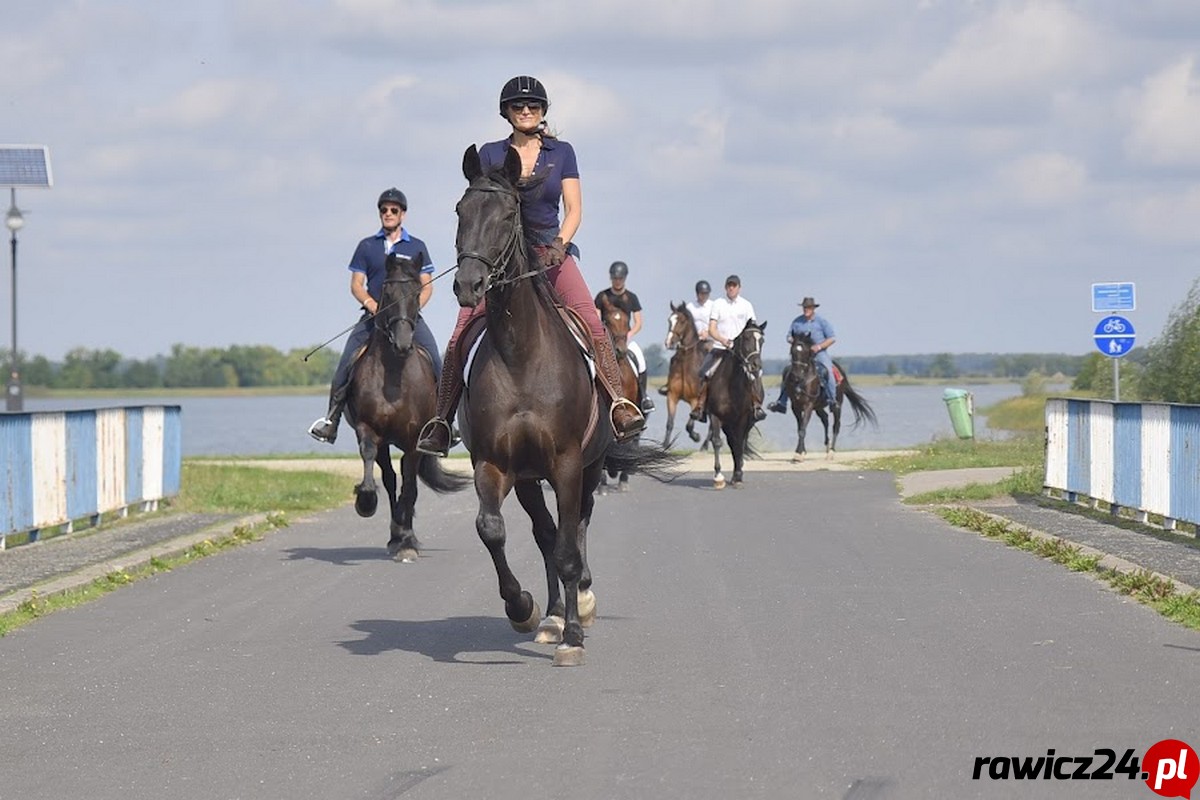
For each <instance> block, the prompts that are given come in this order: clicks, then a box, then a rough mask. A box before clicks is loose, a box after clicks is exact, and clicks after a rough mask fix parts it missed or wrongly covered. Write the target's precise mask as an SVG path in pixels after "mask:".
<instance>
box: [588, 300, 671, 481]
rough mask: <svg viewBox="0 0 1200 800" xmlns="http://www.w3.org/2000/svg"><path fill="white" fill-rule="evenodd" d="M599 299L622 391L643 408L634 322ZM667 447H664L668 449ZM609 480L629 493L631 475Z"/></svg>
mask: <svg viewBox="0 0 1200 800" xmlns="http://www.w3.org/2000/svg"><path fill="white" fill-rule="evenodd" d="M597 297H598V298H599V303H600V305H599V311H600V321H601V322H603V323H604V327H605V328H607V329H608V335H609V336H611V337H612V342H613V350H614V351H616V354H617V363H618V364H620V365H621V391H622V392H623V393H624V394H625V396H626V397H629V398H633V401H634V402H635V403H637V404H638V406H641V404H642V400H643V399H645V398H643V396H642V394H641V385H640V383H639V382H638V373H637V366H636V365H635V364H634V361H633V355H632V354H631V353H630V352H629V329H630V328H631V327H632V326H633V320H631V319H630V317H629V314H627V313H625V310H624V309H622V308H620V307H618V306H617V305H616V304H615V303H613V302H612V301H611V300H610V299H609V297H608V295H607V294H606V293H604V292H601V293H600V294H599V295H597ZM666 446H667V445H665V444H664V445H663V447H666ZM608 477H609V478H616V479H617V491H619V492H627V491H629V473H628V472H627V471H621V472H617V473H614V474H612V475H608ZM607 488H608V480H607V479H606V478H605V474H604V473H601V475H600V487H599V489H600V491H601V493H603V492H604V491H606V490H607Z"/></svg>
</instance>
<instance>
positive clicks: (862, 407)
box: [838, 365, 879, 428]
mask: <svg viewBox="0 0 1200 800" xmlns="http://www.w3.org/2000/svg"><path fill="white" fill-rule="evenodd" d="M838 369H839V370H841V373H842V391H843V393H845V395H846V399H847V400H849V401H850V407H851V408H852V409H854V427H856V428H857V427H858V426H859V425H861V424H862V423H863V422H869V423H871V424H872V425H874V426H876V427H878V426H879V420H877V419H876V418H875V410H874V409H873V408H871V404H870V403H868V402H867V401H866V400H865V399H863V396H862V395H861V394H859V393H858V392H856V391H854V387H853V386H851V385H850V376H849V375H847V374H846V370H844V369H842V367H841V365H838Z"/></svg>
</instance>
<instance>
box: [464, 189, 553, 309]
mask: <svg viewBox="0 0 1200 800" xmlns="http://www.w3.org/2000/svg"><path fill="white" fill-rule="evenodd" d="M471 192H491V193H495V194H506V195H508V196H509V197H512V198H513V199H514V200H516V201H517V211H516V213H515V214H513V224H512V226H511V227H510V228H509V231H508V235H507V237H505V239H504V244H502V245H501V246H500V252H499V253H498V254H497V255H496V256H487V255H485V254H483V253H480V252H479V251H478V250H459V251H458V259H457V261H456V262H455V268H456V269H457V268H458V267H461V266H462V263H463V262H464V261H467V260H474V261H479V262H481V263H482V264H483V265H484V266H485V267H487V269H488V274H487V279H488V289H489V291H490V290H491V289H495V288H499V287H501V286H506V285H508V284H511V283H516V282H517V281H520V280H524V279H525V278H532V277H533V276H534V275H538V274H540V273H541V269H540V268H539V269H532V270H526V271H525V272H522V273H519V274H517V275H513V276H511V277H505V275H504V273H505V270H506V269H507V268H508V265H509V263H511V262H512V260H513V256H515V255H516V254H517V253H518V252H520V250H521V247H522V244H523V243H524V241H525V231H524V228H523V227H522V225H521V210H520V203H521V198H520V195H518V194H517V192H516V190H515V189H509V188H506V187H503V186H496V185H494V184H488V185H486V186H468V187H467V191H466V194H470V193H471Z"/></svg>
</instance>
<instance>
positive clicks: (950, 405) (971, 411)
mask: <svg viewBox="0 0 1200 800" xmlns="http://www.w3.org/2000/svg"><path fill="white" fill-rule="evenodd" d="M942 400H944V401H945V402H946V410H948V411H949V412H950V422H951V424H953V425H954V433H955V435H956V436H958V438H960V439H974V438H975V398H974V395H972V394H971V393H970V392H968V391H966V390H964V389H947V390H946V391H944V392H942Z"/></svg>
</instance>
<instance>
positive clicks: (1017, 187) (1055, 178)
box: [997, 153, 1088, 207]
mask: <svg viewBox="0 0 1200 800" xmlns="http://www.w3.org/2000/svg"><path fill="white" fill-rule="evenodd" d="M997 172H998V177H999V179H1000V183H1001V185H1002V186H1003V187H1005V188H1006V189H1007V191H1008V192H1009V194H1010V195H1011V196H1012V197H1014V198H1015V199H1017V200H1018V201H1019V202H1021V203H1024V204H1025V205H1029V206H1037V207H1046V206H1056V205H1063V204H1066V203H1070V202H1073V201H1075V200H1077V199H1079V197H1080V196H1081V195H1082V194H1083V193H1084V190H1085V189H1086V187H1087V182H1088V170H1087V166H1086V165H1084V163H1083V162H1082V161H1080V160H1079V159H1076V158H1071V157H1070V156H1067V155H1063V154H1062V153H1035V154H1032V155H1027V156H1024V157H1022V158H1018V159H1016V160H1014V161H1010V162H1008V163H1007V164H1004V165H1003V166H1001V167H1000V168H999V169H998V171H997Z"/></svg>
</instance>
